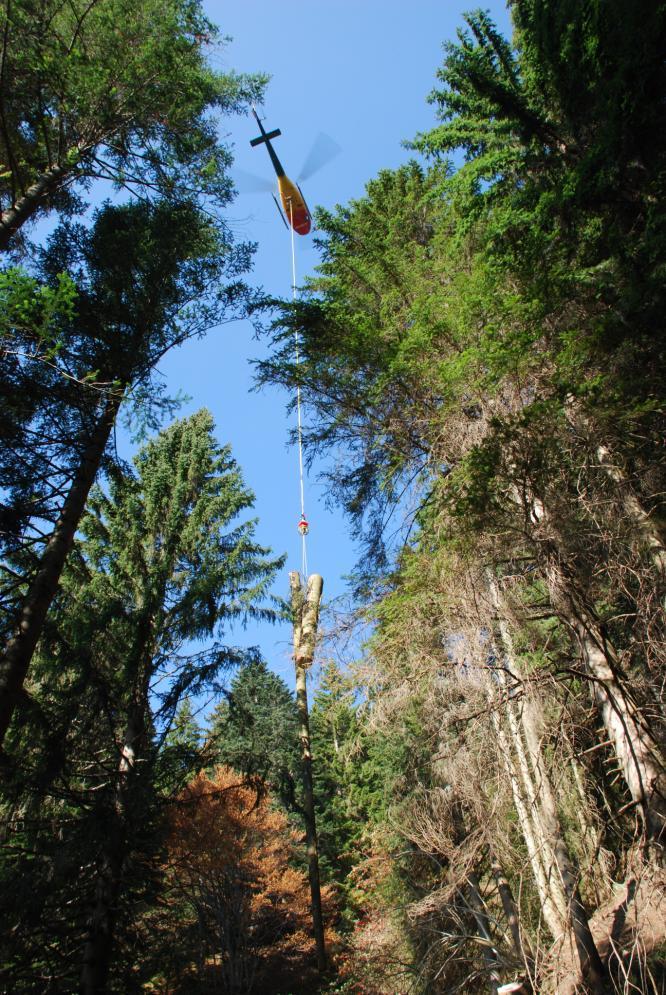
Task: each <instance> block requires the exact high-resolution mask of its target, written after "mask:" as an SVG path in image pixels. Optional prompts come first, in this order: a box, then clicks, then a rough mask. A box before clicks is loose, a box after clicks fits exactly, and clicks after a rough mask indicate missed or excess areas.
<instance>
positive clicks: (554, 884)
mask: <svg viewBox="0 0 666 995" xmlns="http://www.w3.org/2000/svg"><path fill="white" fill-rule="evenodd" d="M487 580H488V586H489V590H490V596H491V601H492V603H493V607H494V610H495V615H496V625H497V630H498V634H499V637H500V643H501V646H502V650H503V655H504V656H505V658H506V661H507V664H508V666H509V669H510V670H511V673H512V674H513V675H514V677H516V678H517V679H520V673H519V671H518V664H517V660H516V657H515V654H514V651H513V641H512V638H511V633H510V632H509V629H508V626H507V625H506V621H505V619H504V617H503V614H502V605H501V598H500V594H499V590H498V587H497V582H496V581H495V578H494V577H492V575H491V574H490V572H489V573H488V576H487ZM498 674H499V681H500V686H501V687H502V688H503V690H504V693H505V694H506V696H507V701H506V715H507V720H508V724H509V729H510V732H511V736H512V745H513V746H514V749H515V751H516V756H517V758H518V764H519V769H520V773H521V777H522V782H523V787H524V790H525V794H526V797H527V801H528V802H529V810H530V812H531V813H532V816H533V824H534V826H535V828H536V830H537V832H538V838H539V839H540V841H541V844H542V847H543V853H544V858H545V861H544V863H545V870H546V876H547V880H548V884H549V886H550V888H551V894H552V897H553V899H554V904H556V905H557V907H558V910H559V911H564V921H565V924H566V927H567V928H571V929H572V931H573V936H574V940H575V944H576V950H577V952H578V958H579V961H580V969H581V973H582V976H583V978H584V979H585V981H586V982H587V984H588V985H589V987H590V989H591V991H592V992H594V993H598V995H602V993H603V992H604V989H605V983H604V974H605V972H604V967H603V964H602V961H601V958H600V956H599V952H598V950H597V947H596V944H595V942H594V938H593V936H592V932H591V930H590V924H589V918H590V917H589V915H588V913H587V909H586V908H585V905H584V903H583V901H582V899H581V896H580V890H579V887H578V881H579V876H580V875H579V871H578V869H577V868H576V866H575V864H574V861H573V860H572V857H571V855H570V853H569V850H568V848H567V846H566V844H565V842H564V837H563V834H562V827H561V825H560V820H559V815H558V812H557V804H556V801H555V795H554V792H553V789H552V785H551V782H550V776H549V774H548V772H547V770H546V768H545V764H544V762H543V754H542V751H541V746H540V743H539V738H538V733H537V727H538V716H537V711H536V705H535V703H534V701H533V699H532V698H531V697H530V696H529V694H527V693H524V694H523V697H522V701H521V702H520V711H517V709H516V707H515V703H514V702H513V701H512V700H511V697H510V695H511V692H510V690H509V688H508V687H507V685H506V674H505V672H504V670H503V669H502V668H500V669H499V670H498ZM563 902H564V909H563V910H562V903H563Z"/></svg>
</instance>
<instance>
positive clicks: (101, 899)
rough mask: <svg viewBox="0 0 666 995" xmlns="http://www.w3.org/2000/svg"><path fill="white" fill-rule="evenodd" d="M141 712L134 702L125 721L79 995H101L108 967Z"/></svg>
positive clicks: (126, 843) (140, 734)
mask: <svg viewBox="0 0 666 995" xmlns="http://www.w3.org/2000/svg"><path fill="white" fill-rule="evenodd" d="M144 714H145V710H144V708H143V707H142V705H141V703H140V702H138V703H137V702H135V703H134V705H133V706H132V709H131V711H130V714H129V716H128V719H127V725H126V729H125V734H124V737H123V744H122V747H121V750H120V760H119V762H118V772H117V783H116V789H115V795H114V800H113V807H112V811H111V814H110V818H109V823H108V827H107V837H106V839H107V844H106V846H105V847H104V850H103V853H102V856H101V860H100V867H99V870H98V874H97V882H96V885H95V903H94V907H93V911H92V914H91V916H90V922H89V926H88V933H87V936H86V939H85V944H84V948H83V966H82V969H81V995H104V993H105V992H106V990H107V979H108V976H109V968H110V966H111V954H112V951H113V943H114V939H115V924H116V919H117V915H118V901H119V898H120V892H121V887H122V877H123V865H124V863H125V860H126V857H127V851H128V847H129V835H130V832H131V827H130V826H129V824H128V810H129V807H130V806H129V803H128V802H129V795H130V792H131V791H132V789H133V783H132V782H133V779H134V777H135V773H136V762H137V753H138V752H139V749H140V744H141V741H142V739H143V737H144V730H145V721H144Z"/></svg>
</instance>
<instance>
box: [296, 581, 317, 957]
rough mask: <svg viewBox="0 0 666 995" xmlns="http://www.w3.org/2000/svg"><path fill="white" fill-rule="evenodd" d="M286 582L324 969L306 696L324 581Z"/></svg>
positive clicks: (309, 845) (311, 876)
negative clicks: (289, 597)
mask: <svg viewBox="0 0 666 995" xmlns="http://www.w3.org/2000/svg"><path fill="white" fill-rule="evenodd" d="M289 583H290V586H291V607H292V617H293V620H294V665H295V668H296V706H297V709H298V717H299V726H300V740H301V756H302V761H303V795H304V799H303V809H304V813H305V834H306V842H307V850H308V878H309V881H310V901H311V907H312V924H313V930H314V936H315V944H316V947H317V967H318V968H319V970H320V971H325V970H326V942H325V939H324V917H323V913H322V907H321V884H320V880H319V847H318V843H317V823H316V815H315V807H314V791H313V784H312V750H311V747H310V721H309V716H308V696H307V671H308V668H309V667H310V666H311V664H312V660H313V658H314V650H315V643H316V638H317V622H318V618H319V603H320V601H321V594H322V590H323V584H324V582H323V580H322V578H321V577H320V576H319V574H312V575H311V576H310V577H309V579H308V586H307V592H306V594H305V597H304V596H303V590H302V587H301V578H300V575H299V574H298V573H297V572H296V571H293V572H292V573H290V574H289Z"/></svg>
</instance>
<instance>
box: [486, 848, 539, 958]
mask: <svg viewBox="0 0 666 995" xmlns="http://www.w3.org/2000/svg"><path fill="white" fill-rule="evenodd" d="M490 869H491V871H492V872H493V877H494V878H495V882H496V884H497V890H498V892H499V896H500V901H501V902H502V909H503V910H504V918H505V919H506V921H507V923H508V926H509V931H510V933H511V939H512V940H513V946H514V949H515V951H516V953H517V955H518V957H519V958H520V960H522V961H523V963H524V965H525V969H526V971H527V973H528V975H529V976H531V975H532V974H533V971H534V953H533V952H532V945H531V943H530V941H529V937H528V936H526V935H525V934H523V932H522V930H521V928H520V915H519V913H518V908H517V906H516V902H515V900H514V897H513V892H512V890H511V885H510V884H509V882H508V880H507V877H506V874H505V873H504V868H503V867H502V865H501V863H500V861H499V859H498V858H497V856H496V854H495V853H494V852H493V850H492V846H491V850H490Z"/></svg>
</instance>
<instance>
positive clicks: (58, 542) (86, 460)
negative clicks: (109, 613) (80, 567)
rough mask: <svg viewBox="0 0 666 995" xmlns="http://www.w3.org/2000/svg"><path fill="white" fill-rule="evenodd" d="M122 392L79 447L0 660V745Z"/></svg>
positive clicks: (109, 432) (55, 589) (104, 410)
mask: <svg viewBox="0 0 666 995" xmlns="http://www.w3.org/2000/svg"><path fill="white" fill-rule="evenodd" d="M121 400H122V391H120V390H119V391H118V393H117V394H114V395H113V396H111V397H110V398H109V399H108V400H107V401H106V404H105V406H104V408H103V410H102V413H101V414H100V416H99V418H98V420H97V424H96V425H95V428H94V429H93V431H92V434H91V435H90V438H89V440H88V443H87V445H86V447H85V449H84V450H83V453H82V455H81V459H80V461H79V465H78V467H77V470H76V473H75V475H74V478H73V480H72V483H71V486H70V488H69V492H68V494H67V497H66V498H65V501H64V503H63V506H62V510H61V512H60V516H59V518H58V521H57V522H56V525H55V528H54V530H53V532H52V533H51V536H50V537H49V540H48V542H47V544H46V547H45V549H44V552H43V554H42V557H41V561H40V563H39V567H38V569H37V572H36V574H35V576H34V578H33V580H32V582H31V584H30V586H29V588H28V591H27V594H26V596H25V599H24V601H23V605H22V608H21V613H20V616H19V619H18V623H17V626H16V629H15V631H14V634H13V635H12V636H11V638H10V639H9V641H8V642H7V645H6V647H5V650H4V653H3V655H2V658H1V659H0V749H1V748H2V744H3V742H4V738H5V734H6V732H7V729H8V727H9V723H10V722H11V719H12V715H13V714H14V710H15V708H16V705H17V702H18V701H19V700H20V696H21V693H22V690H23V684H24V682H25V678H26V675H27V673H28V668H29V666H30V662H31V660H32V657H33V654H34V652H35V649H36V647H37V643H38V641H39V638H40V636H41V634H42V629H43V627H44V621H45V619H46V615H47V612H48V610H49V608H50V607H51V602H52V601H53V598H54V597H55V594H56V591H57V590H58V584H59V581H60V575H61V573H62V570H63V567H64V565H65V561H66V559H67V555H68V553H69V551H70V549H71V546H72V543H73V541H74V536H75V534H76V530H77V528H78V525H79V522H80V521H81V516H82V515H83V512H84V509H85V506H86V501H87V500H88V494H89V493H90V488H91V487H92V485H93V483H94V481H95V477H96V476H97V471H98V470H99V466H100V463H101V461H102V456H103V455H104V450H105V449H106V446H107V443H108V441H109V437H110V435H111V431H112V429H113V426H114V423H115V420H116V415H117V413H118V408H119V407H120V402H121Z"/></svg>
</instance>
